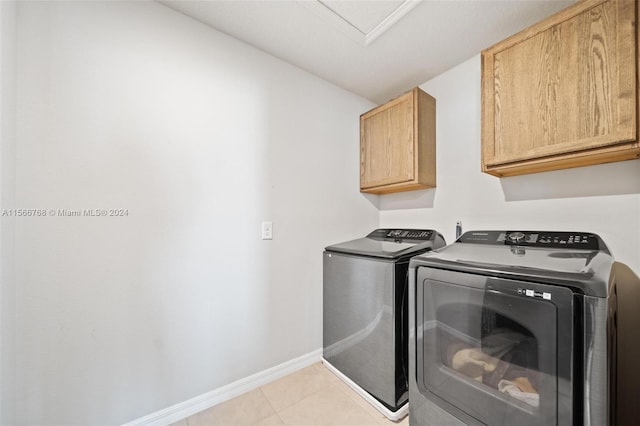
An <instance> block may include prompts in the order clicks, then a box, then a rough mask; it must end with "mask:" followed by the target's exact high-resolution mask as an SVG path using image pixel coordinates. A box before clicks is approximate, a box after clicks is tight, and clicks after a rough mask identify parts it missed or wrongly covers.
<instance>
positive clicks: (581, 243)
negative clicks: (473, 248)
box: [458, 231, 600, 250]
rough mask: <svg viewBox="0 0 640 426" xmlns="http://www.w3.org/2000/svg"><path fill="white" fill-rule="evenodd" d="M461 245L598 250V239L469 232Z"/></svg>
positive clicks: (559, 234)
mask: <svg viewBox="0 0 640 426" xmlns="http://www.w3.org/2000/svg"><path fill="white" fill-rule="evenodd" d="M458 241H459V242H461V243H471V244H492V245H510V246H523V247H548V248H566V249H582V250H600V238H599V237H598V236H597V235H595V234H591V233H587V232H555V231H470V232H466V233H465V234H464V235H462V236H461V237H460V239H459V240H458Z"/></svg>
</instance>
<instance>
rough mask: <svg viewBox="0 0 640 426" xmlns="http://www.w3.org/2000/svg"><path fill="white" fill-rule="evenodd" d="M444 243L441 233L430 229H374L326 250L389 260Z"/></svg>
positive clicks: (435, 247) (406, 256)
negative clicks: (367, 233)
mask: <svg viewBox="0 0 640 426" xmlns="http://www.w3.org/2000/svg"><path fill="white" fill-rule="evenodd" d="M444 245H445V242H444V238H443V237H442V235H440V234H439V233H438V232H436V231H434V230H430V229H398V230H390V229H376V230H375V231H373V232H371V233H370V234H369V235H367V236H366V237H364V238H358V239H355V240H351V241H346V242H344V243H339V244H334V245H331V246H328V247H326V250H327V251H331V252H338V253H344V254H352V255H356V256H370V257H379V258H383V259H390V260H391V259H401V258H409V257H411V256H414V255H417V254H420V253H422V252H424V251H426V250H431V249H437V248H439V247H442V246H444Z"/></svg>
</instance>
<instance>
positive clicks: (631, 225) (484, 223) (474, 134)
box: [379, 56, 640, 274]
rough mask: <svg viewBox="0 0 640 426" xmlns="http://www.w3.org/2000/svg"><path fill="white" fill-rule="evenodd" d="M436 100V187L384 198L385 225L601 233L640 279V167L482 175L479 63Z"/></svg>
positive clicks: (434, 90)
mask: <svg viewBox="0 0 640 426" xmlns="http://www.w3.org/2000/svg"><path fill="white" fill-rule="evenodd" d="M420 87H421V88H422V89H423V90H425V91H426V92H428V93H430V94H431V95H433V96H434V97H435V98H436V100H437V106H436V115H437V119H436V126H437V127H436V140H437V180H438V182H437V188H436V189H433V190H423V191H412V192H406V193H399V194H390V195H384V196H380V200H379V204H380V209H381V211H380V222H381V226H383V227H386V226H389V227H400V226H407V227H408V226H415V227H426V228H429V227H433V228H435V229H438V230H440V231H441V232H442V233H443V234H444V236H445V239H446V241H447V242H453V241H454V239H455V224H456V221H457V220H461V221H462V224H463V229H464V230H472V229H540V230H543V229H544V230H560V231H562V230H568V231H590V232H595V233H597V234H599V235H600V236H601V237H602V238H603V239H604V241H605V242H606V243H607V244H608V246H609V248H610V249H611V250H612V252H613V254H614V256H615V257H616V258H617V259H618V260H619V261H621V262H624V263H627V264H628V265H629V266H630V267H631V268H632V269H634V271H635V272H636V274H640V195H639V194H640V160H632V161H624V162H618V163H611V164H603V165H597V166H591V167H581V168H576V169H568V170H559V171H553V172H546V173H537V174H531V175H523V176H517V177H511V178H502V179H500V178H497V177H494V176H491V175H488V174H484V173H481V172H480V56H476V57H474V58H472V59H470V60H468V61H466V62H464V63H462V64H460V65H459V66H457V67H455V68H453V69H451V70H449V71H447V72H446V73H444V74H442V75H440V76H438V77H436V78H434V79H433V80H430V81H428V82H426V83H424V84H423V85H421V86H420Z"/></svg>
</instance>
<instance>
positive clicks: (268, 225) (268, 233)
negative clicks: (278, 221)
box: [262, 222, 273, 240]
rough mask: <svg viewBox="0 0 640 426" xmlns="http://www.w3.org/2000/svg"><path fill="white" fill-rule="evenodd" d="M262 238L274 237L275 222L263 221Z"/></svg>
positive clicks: (270, 238) (269, 238)
mask: <svg viewBox="0 0 640 426" xmlns="http://www.w3.org/2000/svg"><path fill="white" fill-rule="evenodd" d="M262 239H263V240H272V239H273V222H262Z"/></svg>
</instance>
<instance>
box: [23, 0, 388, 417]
mask: <svg viewBox="0 0 640 426" xmlns="http://www.w3.org/2000/svg"><path fill="white" fill-rule="evenodd" d="M18 29H19V32H18V43H19V44H18V57H17V67H18V83H17V95H18V97H17V105H18V116H17V135H18V145H17V155H16V173H17V195H16V203H17V205H18V206H19V207H24V208H38V209H46V210H47V211H48V210H50V209H54V210H57V209H110V208H122V209H128V213H129V215H128V216H127V217H107V218H102V217H101V218H98V217H51V216H50V215H48V216H47V217H40V218H20V220H17V230H16V232H17V235H16V273H17V280H18V288H17V294H16V297H15V301H16V315H17V317H16V326H17V328H16V331H17V334H16V339H17V360H18V362H17V383H18V391H17V417H18V422H19V423H20V424H40V425H46V424H93V425H95V424H118V423H123V422H126V421H129V420H132V419H136V418H139V417H141V416H143V415H145V414H148V413H151V412H154V411H157V410H160V409H163V408H165V407H168V406H170V405H172V404H175V403H179V402H182V401H184V400H187V399H189V398H192V397H194V396H197V395H200V394H203V393H205V392H208V391H211V390H214V389H216V388H219V387H221V386H223V385H226V384H228V383H231V382H233V381H235V380H238V379H241V378H244V377H247V376H249V375H251V374H253V373H256V372H259V371H262V370H265V369H267V368H269V367H272V366H274V365H277V364H279V363H282V362H285V361H287V360H290V359H292V358H295V357H297V356H300V355H304V354H307V353H309V352H312V351H315V350H317V349H319V348H321V345H322V303H321V300H322V263H321V252H322V249H323V247H324V246H326V245H328V244H330V243H335V242H337V241H341V240H345V239H348V238H355V237H357V236H361V235H363V234H365V233H367V232H369V231H370V230H371V229H373V228H375V227H376V226H377V224H378V220H379V215H378V211H377V209H376V207H375V206H374V205H373V203H372V202H371V201H369V199H367V198H366V197H364V196H362V195H361V194H359V192H358V167H357V164H358V142H357V141H358V131H359V130H358V120H357V117H358V115H359V114H360V113H362V112H364V111H366V110H368V109H369V108H371V107H372V106H373V105H371V103H370V102H368V101H366V100H363V99H361V98H359V97H356V96H355V95H352V94H349V93H347V92H345V91H343V90H341V89H338V88H336V87H335V86H332V85H330V84H328V83H326V82H324V81H322V80H319V79H317V78H316V77H313V76H311V75H309V74H306V73H304V72H302V71H300V70H298V69H296V68H294V67H291V66H289V65H286V64H285V63H283V62H281V61H279V60H277V59H274V58H273V57H270V56H268V55H265V54H263V53H261V52H259V51H257V50H255V49H252V48H249V47H247V46H246V45H243V44H241V43H239V42H238V41H235V40H233V39H231V38H229V37H227V36H225V35H222V34H220V33H218V32H216V31H213V30H211V29H209V28H207V27H205V26H203V25H201V24H199V23H197V22H195V21H193V20H190V19H188V18H186V17H184V16H182V15H179V14H177V13H176V12H173V11H171V10H169V9H167V8H165V7H164V6H161V5H159V4H156V3H150V2H68V3H67V2H20V3H19V6H18ZM374 202H375V200H374ZM263 220H271V221H273V223H274V239H273V240H272V241H261V240H260V223H261V221H263Z"/></svg>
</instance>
